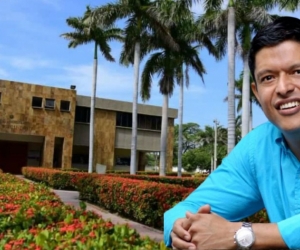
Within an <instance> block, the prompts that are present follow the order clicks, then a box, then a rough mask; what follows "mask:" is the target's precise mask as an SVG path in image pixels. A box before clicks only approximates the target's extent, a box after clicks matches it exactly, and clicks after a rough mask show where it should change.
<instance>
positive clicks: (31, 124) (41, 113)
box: [0, 80, 76, 168]
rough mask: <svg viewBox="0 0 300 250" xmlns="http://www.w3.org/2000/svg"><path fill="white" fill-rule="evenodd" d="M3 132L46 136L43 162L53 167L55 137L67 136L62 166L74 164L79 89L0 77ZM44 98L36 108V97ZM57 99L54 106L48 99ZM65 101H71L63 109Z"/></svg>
mask: <svg viewBox="0 0 300 250" xmlns="http://www.w3.org/2000/svg"><path fill="white" fill-rule="evenodd" d="M0 93H1V100H0V133H7V134H19V135H38V136H44V138H45V141H44V150H43V159H42V165H43V166H44V167H52V166H53V152H54V144H55V138H56V137H59V138H63V141H64V143H63V150H62V151H63V155H62V167H63V168H68V167H70V166H71V159H72V145H73V130H74V115H75V106H76V91H75V90H69V89H61V88H54V87H47V86H41V85H33V84H25V83H20V82H13V81H5V80H0ZM33 97H40V98H42V106H41V107H35V108H34V107H32V98H33ZM46 98H48V99H54V100H55V102H54V103H55V105H54V108H53V109H47V108H45V106H44V105H45V100H46ZM61 100H63V101H69V102H70V110H69V111H61V110H60V109H61Z"/></svg>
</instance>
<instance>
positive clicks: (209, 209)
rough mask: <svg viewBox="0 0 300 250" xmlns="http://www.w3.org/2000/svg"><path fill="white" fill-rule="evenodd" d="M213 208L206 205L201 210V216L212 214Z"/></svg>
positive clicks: (199, 211)
mask: <svg viewBox="0 0 300 250" xmlns="http://www.w3.org/2000/svg"><path fill="white" fill-rule="evenodd" d="M210 211H211V207H210V205H208V204H206V205H204V206H202V207H200V208H199V210H198V213H199V214H210Z"/></svg>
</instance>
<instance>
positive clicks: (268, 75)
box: [251, 40, 300, 132]
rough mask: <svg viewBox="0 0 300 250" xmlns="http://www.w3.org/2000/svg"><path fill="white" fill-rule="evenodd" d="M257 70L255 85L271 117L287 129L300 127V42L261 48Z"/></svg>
mask: <svg viewBox="0 0 300 250" xmlns="http://www.w3.org/2000/svg"><path fill="white" fill-rule="evenodd" d="M254 74H255V79H256V85H255V83H252V86H251V87H252V90H253V92H254V94H255V96H256V97H257V99H258V100H259V102H260V104H261V106H262V109H263V111H264V113H265V115H266V116H267V117H268V119H269V120H270V121H271V122H272V123H273V124H275V125H276V126H277V127H279V128H280V129H281V130H282V131H285V132H288V131H295V130H297V129H300V43H298V42H296V41H290V40H289V41H285V42H282V43H280V44H279V45H276V46H273V47H265V48H263V49H261V50H260V51H259V52H258V53H257V54H256V57H255V72H254Z"/></svg>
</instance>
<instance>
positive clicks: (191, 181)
mask: <svg viewBox="0 0 300 250" xmlns="http://www.w3.org/2000/svg"><path fill="white" fill-rule="evenodd" d="M116 175H117V174H114V176H116ZM118 176H120V177H123V178H129V179H135V180H145V181H154V182H158V183H165V184H176V185H181V186H183V187H186V188H194V189H195V188H197V187H198V186H199V185H200V184H202V182H203V181H204V180H205V178H206V177H197V178H195V177H184V178H178V177H172V176H170V177H160V176H152V175H130V174H120V175H118Z"/></svg>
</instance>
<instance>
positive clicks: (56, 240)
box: [0, 174, 167, 250]
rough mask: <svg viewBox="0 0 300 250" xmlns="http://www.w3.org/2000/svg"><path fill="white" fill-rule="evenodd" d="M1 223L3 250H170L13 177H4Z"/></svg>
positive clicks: (0, 191) (0, 195) (0, 176)
mask: <svg viewBox="0 0 300 250" xmlns="http://www.w3.org/2000/svg"><path fill="white" fill-rule="evenodd" d="M0 221H1V227H0V249H12V250H18V249H32V250H33V249H57V250H62V249H64V250H71V249H79V250H84V249H133V250H134V249H136V250H137V249H145V250H147V249H148V250H152V249H153V250H166V249H167V248H166V246H165V245H164V244H163V243H161V244H159V243H156V242H154V241H152V240H150V239H149V238H147V237H146V238H142V237H140V235H139V234H138V233H137V232H136V230H134V229H132V228H130V227H129V226H128V225H114V224H112V223H111V222H110V221H105V220H103V219H102V218H101V217H99V216H98V215H97V214H95V213H93V212H90V211H88V212H87V211H84V210H75V209H74V208H73V207H71V206H66V205H64V204H63V203H62V202H61V201H60V200H59V198H58V197H57V196H56V195H55V194H54V193H53V192H51V191H50V190H49V188H47V187H46V186H44V185H41V184H33V183H29V182H26V181H22V180H20V179H18V178H16V177H14V176H12V175H9V174H5V175H4V174H0Z"/></svg>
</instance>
